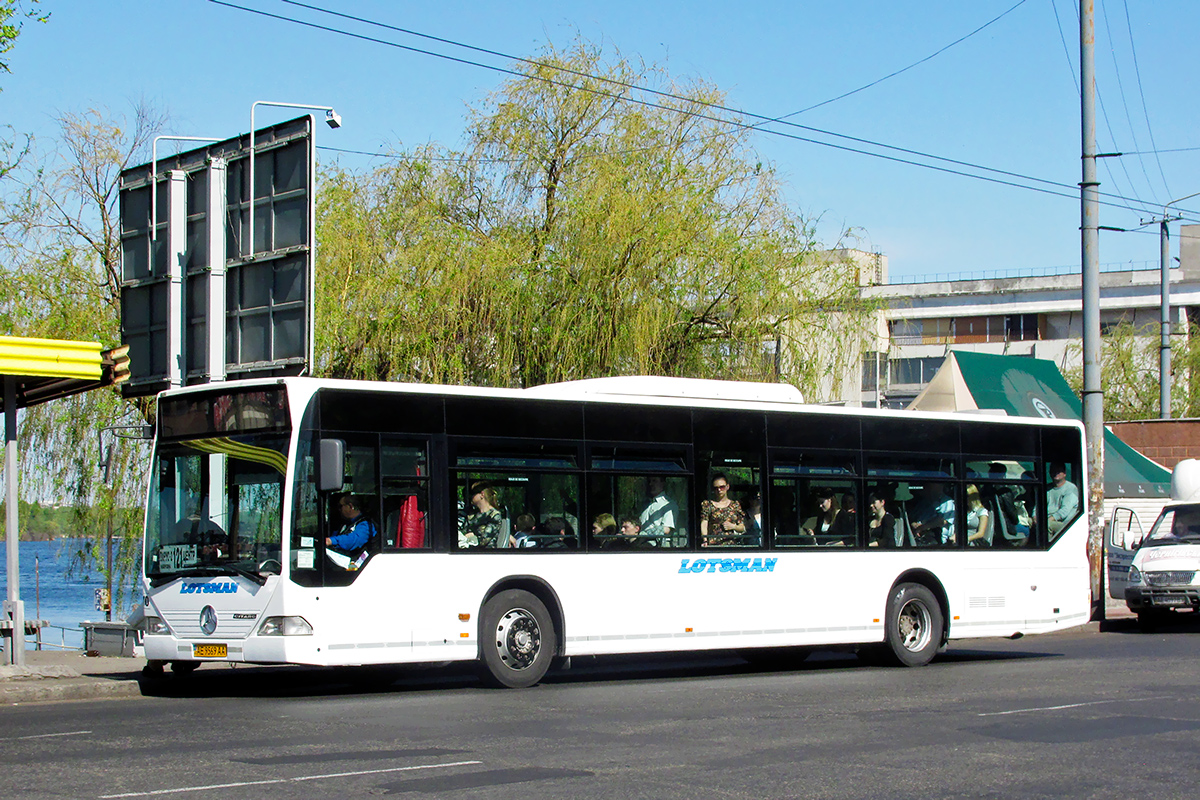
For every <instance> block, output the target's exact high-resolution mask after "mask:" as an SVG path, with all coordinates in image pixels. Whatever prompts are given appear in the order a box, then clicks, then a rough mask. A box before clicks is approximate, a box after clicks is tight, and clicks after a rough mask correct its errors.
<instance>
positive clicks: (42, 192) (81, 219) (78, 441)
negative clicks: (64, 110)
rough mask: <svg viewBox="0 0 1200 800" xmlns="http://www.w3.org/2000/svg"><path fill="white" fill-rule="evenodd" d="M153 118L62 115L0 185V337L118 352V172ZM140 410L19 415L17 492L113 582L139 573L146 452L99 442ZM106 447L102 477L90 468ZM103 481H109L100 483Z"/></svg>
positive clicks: (111, 399)
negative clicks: (66, 514)
mask: <svg viewBox="0 0 1200 800" xmlns="http://www.w3.org/2000/svg"><path fill="white" fill-rule="evenodd" d="M161 124H162V119H161V117H160V116H159V115H157V114H156V113H155V112H154V111H153V110H151V109H149V108H147V107H145V106H138V107H137V108H135V110H134V112H133V115H132V117H131V118H130V119H129V120H125V119H122V118H118V117H114V116H112V115H110V114H109V113H107V112H102V111H98V110H91V111H87V112H84V113H78V114H65V115H63V116H62V117H61V118H60V120H59V136H58V140H57V142H55V143H54V144H55V145H56V146H55V147H54V148H52V149H51V150H49V151H43V152H36V153H33V154H31V156H30V157H29V158H27V159H26V160H25V161H23V162H22V163H21V164H20V165H19V167H18V168H17V169H15V170H14V171H12V172H10V173H9V174H8V175H7V176H6V177H5V180H4V182H3V184H0V188H2V191H0V327H2V328H3V332H4V333H11V334H14V335H18V336H34V337H46V338H56V339H78V340H85V341H99V342H101V343H102V344H103V345H105V346H108V347H111V346H114V345H117V344H119V340H120V322H119V306H120V302H119V299H120V298H119V280H120V270H119V259H120V232H119V228H118V218H117V190H118V188H119V181H120V175H121V171H122V170H123V169H125V168H126V167H128V166H129V165H130V164H132V163H135V159H137V158H141V157H144V156H145V155H146V154H147V151H148V149H149V143H150V140H151V139H152V137H153V136H154V134H155V133H156V132H157V130H158V128H159V127H160V126H161ZM148 415H149V406H148V404H147V403H146V402H128V401H125V400H124V399H122V398H121V396H120V394H119V392H117V391H116V390H114V389H101V390H96V391H91V392H87V393H85V394H81V395H76V396H74V397H70V398H65V399H63V400H57V401H54V402H52V403H48V404H46V405H43V406H39V407H36V408H33V409H30V410H28V411H27V412H26V413H25V414H24V416H23V419H22V423H21V431H20V437H21V456H22V471H21V475H22V481H23V485H22V491H23V493H24V494H26V495H31V496H34V497H49V498H53V499H54V500H55V501H57V502H64V501H65V502H67V503H69V504H71V505H72V506H73V507H74V510H75V517H76V518H75V529H76V531H75V532H76V535H77V536H80V537H81V538H82V543H81V544H80V545H79V547H78V548H77V550H76V552H75V553H74V555H75V557H76V558H77V559H78V560H79V561H81V562H83V566H85V567H87V568H89V569H90V568H91V567H93V566H95V567H96V568H97V569H98V571H99V572H100V573H101V574H105V573H106V572H107V569H108V568H107V552H106V548H105V545H104V543H105V541H106V540H107V538H108V534H109V532H110V531H111V532H112V533H113V536H114V540H115V545H116V546H115V552H114V561H113V576H112V577H113V584H114V587H115V588H116V589H117V590H118V596H117V597H115V598H114V607H116V606H118V605H119V603H120V601H121V599H122V598H121V596H120V594H119V590H120V589H121V588H123V587H125V586H128V585H129V584H130V580H129V579H130V577H131V576H132V575H133V574H134V573H135V572H136V569H137V566H138V565H137V558H136V555H137V552H138V549H139V544H140V535H141V524H140V520H141V511H140V509H141V506H142V502H143V492H144V487H145V471H146V464H147V462H148V456H149V452H148V448H147V447H146V445H145V444H144V443H138V442H128V441H125V440H119V439H118V440H116V441H114V440H113V439H111V438H110V437H108V436H106V437H105V438H104V440H103V442H102V441H101V439H100V432H101V429H102V428H105V427H108V426H113V425H129V424H138V423H142V422H144V421H146V419H147V418H148ZM109 444H111V445H112V448H111V453H112V458H111V461H110V463H109V469H108V474H107V476H105V475H104V474H103V473H102V472H101V470H100V467H99V461H100V458H101V455H102V451H105V452H107V451H108V449H109V448H108V445H109ZM105 477H107V480H105Z"/></svg>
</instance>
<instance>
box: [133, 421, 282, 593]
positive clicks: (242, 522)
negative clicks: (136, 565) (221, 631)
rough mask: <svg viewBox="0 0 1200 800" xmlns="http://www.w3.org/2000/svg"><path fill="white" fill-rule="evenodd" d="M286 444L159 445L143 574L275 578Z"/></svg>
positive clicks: (257, 439) (270, 436) (242, 439)
mask: <svg viewBox="0 0 1200 800" xmlns="http://www.w3.org/2000/svg"><path fill="white" fill-rule="evenodd" d="M287 443H288V437H287V436H285V435H280V434H278V433H274V432H271V433H257V434H230V435H225V436H214V437H210V438H202V439H189V440H185V441H178V442H167V443H160V444H159V448H158V451H157V453H156V457H155V463H154V470H153V477H152V483H151V487H150V503H149V509H148V513H147V519H146V550H145V558H146V575H147V577H148V578H150V580H151V582H152V583H156V584H157V583H162V582H165V581H168V580H171V579H173V578H176V577H181V576H184V575H215V574H237V575H243V576H245V577H248V578H250V579H252V580H255V581H257V582H259V583H261V582H262V581H263V580H265V578H263V577H262V575H263V574H264V573H275V574H278V573H279V572H281V571H282V567H281V566H280V560H279V556H280V541H281V531H282V498H283V483H284V475H285V473H286V470H287V455H286V454H287Z"/></svg>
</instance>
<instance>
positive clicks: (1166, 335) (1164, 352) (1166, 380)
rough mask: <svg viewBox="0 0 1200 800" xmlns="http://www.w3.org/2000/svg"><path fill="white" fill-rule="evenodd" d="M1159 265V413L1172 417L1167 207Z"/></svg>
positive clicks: (1160, 241) (1160, 242)
mask: <svg viewBox="0 0 1200 800" xmlns="http://www.w3.org/2000/svg"><path fill="white" fill-rule="evenodd" d="M1158 230H1159V237H1158V238H1159V255H1158V260H1159V267H1160V269H1161V273H1162V279H1161V283H1162V309H1161V313H1160V315H1159V319H1160V323H1159V324H1160V326H1161V332H1162V341H1161V342H1160V343H1159V346H1158V415H1159V417H1161V418H1162V419H1170V418H1171V231H1170V229H1169V227H1168V226H1167V209H1166V208H1163V216H1162V222H1161V223H1160V224H1159V229H1158Z"/></svg>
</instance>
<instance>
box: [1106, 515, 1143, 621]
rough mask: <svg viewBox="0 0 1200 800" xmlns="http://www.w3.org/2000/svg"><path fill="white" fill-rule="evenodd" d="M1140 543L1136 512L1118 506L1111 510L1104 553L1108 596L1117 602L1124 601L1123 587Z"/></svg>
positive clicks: (1126, 584)
mask: <svg viewBox="0 0 1200 800" xmlns="http://www.w3.org/2000/svg"><path fill="white" fill-rule="evenodd" d="M1141 541H1142V526H1141V523H1140V522H1139V521H1138V515H1137V512H1135V511H1134V510H1133V509H1130V508H1122V507H1121V506H1118V507H1117V508H1114V509H1113V512H1112V518H1111V519H1109V522H1108V536H1107V537H1106V540H1105V548H1104V549H1105V553H1106V555H1107V556H1108V595H1109V597H1115V598H1116V599H1118V600H1124V599H1125V587H1127V586H1128V585H1129V567H1130V566H1131V565H1132V564H1133V556H1134V553H1135V552H1136V551H1137V547H1138V545H1139V544H1141Z"/></svg>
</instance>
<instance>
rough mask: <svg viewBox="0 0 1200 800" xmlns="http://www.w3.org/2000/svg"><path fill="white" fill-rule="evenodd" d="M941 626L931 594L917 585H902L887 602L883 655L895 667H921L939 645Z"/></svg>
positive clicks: (942, 622) (937, 608)
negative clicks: (885, 646) (884, 653)
mask: <svg viewBox="0 0 1200 800" xmlns="http://www.w3.org/2000/svg"><path fill="white" fill-rule="evenodd" d="M943 625H944V618H943V616H942V607H941V605H940V604H939V603H938V601H937V598H936V597H934V596H933V592H931V591H929V590H928V589H926V588H925V587H924V586H922V585H920V584H919V583H902V584H900V585H899V586H897V587H896V588H894V589H893V590H892V595H891V598H890V599H889V600H888V607H887V624H886V626H885V628H886V636H887V638H886V644H887V649H886V651H885V652H886V654H887V655H888V657H889V659H890V660H891V661H892V662H893V663H894V664H896V665H897V666H902V667H923V666H925V665H926V664H928V663H929V662H930V661H932V660H933V657H934V655H935V654H936V653H937V651H938V647H939V646H940V645H941V643H942V628H943Z"/></svg>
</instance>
